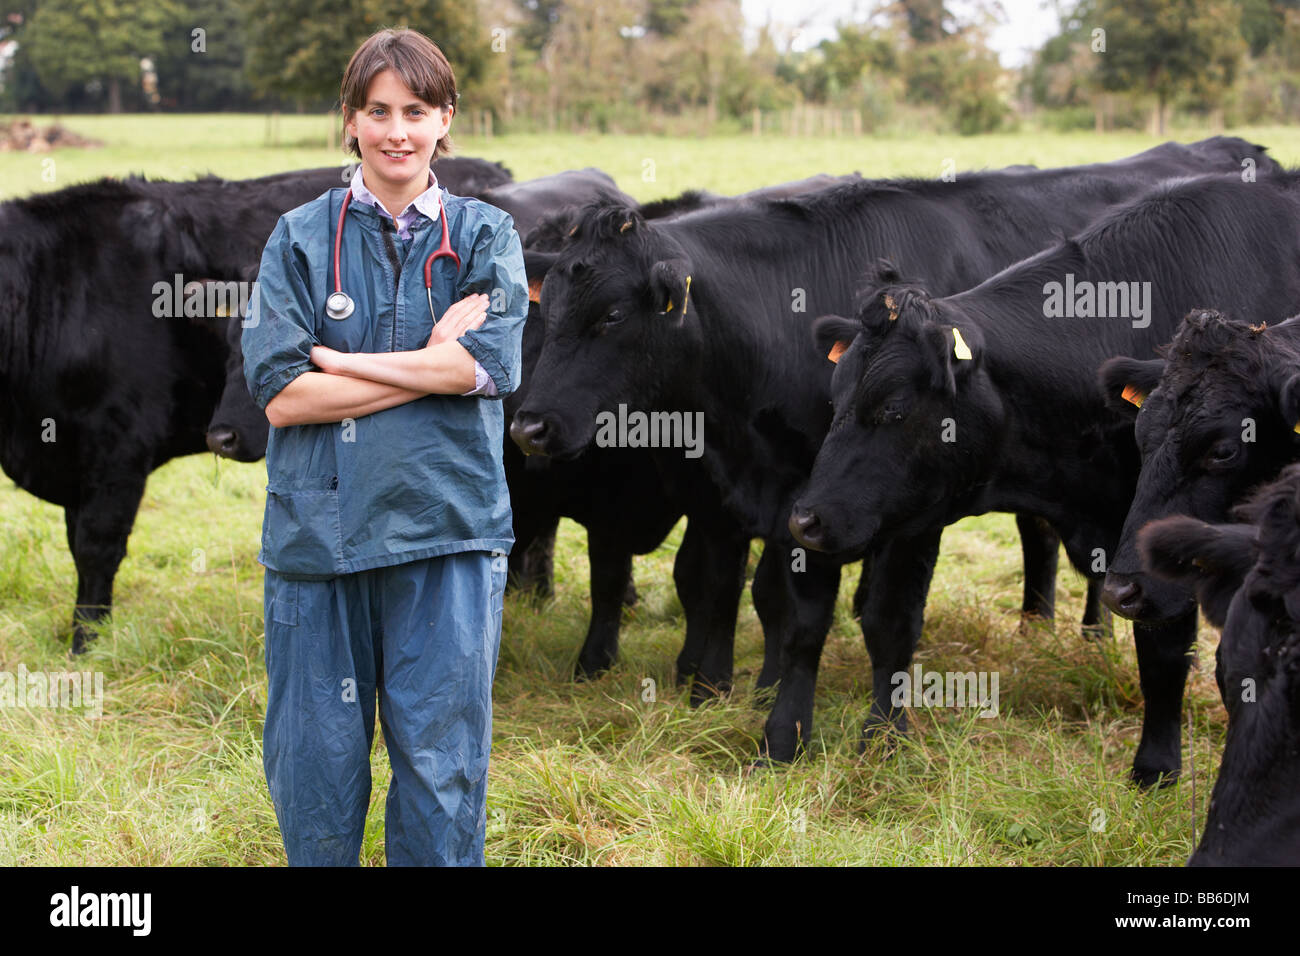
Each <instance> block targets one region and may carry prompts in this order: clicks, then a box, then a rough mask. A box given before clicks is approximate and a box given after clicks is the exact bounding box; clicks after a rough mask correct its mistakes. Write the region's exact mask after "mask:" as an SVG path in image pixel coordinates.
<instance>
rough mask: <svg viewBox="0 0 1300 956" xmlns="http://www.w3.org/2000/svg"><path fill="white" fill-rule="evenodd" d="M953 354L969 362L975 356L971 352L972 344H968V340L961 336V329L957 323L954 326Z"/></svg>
mask: <svg viewBox="0 0 1300 956" xmlns="http://www.w3.org/2000/svg"><path fill="white" fill-rule="evenodd" d="M952 354H953V355H955V356H957V358H958V359H959V360H961V361H963V362H969V361H970V360H971V359H972V358H974V357H975V356H973V355H972V354H971V350H970V346H969V345H967V344H966V340H965V339H963V338H962V337H961V329H959V328H957V326H955V325H954V326H953V327H952Z"/></svg>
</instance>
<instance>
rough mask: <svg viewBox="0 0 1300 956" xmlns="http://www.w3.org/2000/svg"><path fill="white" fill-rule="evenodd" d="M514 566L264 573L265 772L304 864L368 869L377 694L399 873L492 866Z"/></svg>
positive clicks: (460, 561)
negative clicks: (500, 685)
mask: <svg viewBox="0 0 1300 956" xmlns="http://www.w3.org/2000/svg"><path fill="white" fill-rule="evenodd" d="M505 584H506V559H505V558H504V557H500V556H495V557H494V556H493V555H491V554H488V553H487V552H483V551H465V552H460V553H456V554H449V555H445V556H442V557H436V558H426V559H424V560H420V561H412V562H410V563H408V564H398V565H393V566H391V567H386V568H376V569H374V570H371V571H361V572H357V573H356V574H348V575H342V576H340V577H335V578H330V579H328V580H324V581H299V580H289V579H286V578H284V577H282V576H281V575H279V574H277V573H276V572H274V571H272V570H270V569H269V568H268V569H267V571H266V582H265V587H266V673H267V679H268V684H269V690H268V693H267V701H266V726H265V729H264V732H263V737H262V745H263V763H264V766H265V768H266V780H267V784H268V786H269V787H270V791H271V800H272V802H273V803H274V804H275V815H276V819H277V820H278V821H279V824H280V834H281V836H282V838H283V839H284V848H285V852H286V853H287V854H288V857H289V864H290V865H291V866H356V865H357V862H358V856H359V854H360V850H361V837H362V831H363V828H364V826H365V820H366V809H367V807H368V806H369V804H370V748H371V743H372V741H373V739H374V733H375V701H376V697H378V701H379V719H380V721H381V723H382V725H383V728H384V743H385V745H386V746H387V748H388V759H389V761H390V763H391V765H392V768H393V777H392V783H391V784H390V785H389V788H388V802H387V805H386V808H385V830H384V834H385V838H384V839H385V842H384V850H385V855H386V858H387V861H388V865H389V866H421V865H423V866H432V865H450V866H482V865H483V838H484V833H485V830H486V824H487V770H488V756H489V753H490V751H491V744H492V677H493V674H494V673H495V671H496V664H497V652H498V650H499V648H500V643H501V610H502V601H503V597H504V594H505Z"/></svg>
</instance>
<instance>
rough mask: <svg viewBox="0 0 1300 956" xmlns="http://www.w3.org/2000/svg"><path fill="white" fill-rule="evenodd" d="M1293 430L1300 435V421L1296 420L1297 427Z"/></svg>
mask: <svg viewBox="0 0 1300 956" xmlns="http://www.w3.org/2000/svg"><path fill="white" fill-rule="evenodd" d="M1291 430H1292V431H1293V432H1295V433H1296V434H1297V435H1300V422H1296V423H1295V427H1294V428H1292V429H1291Z"/></svg>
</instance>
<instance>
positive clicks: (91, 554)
mask: <svg viewBox="0 0 1300 956" xmlns="http://www.w3.org/2000/svg"><path fill="white" fill-rule="evenodd" d="M147 474H148V471H147V469H145V470H142V471H141V472H140V473H139V474H138V475H127V476H123V475H115V476H113V477H111V478H104V479H103V480H101V482H100V483H99V484H97V485H96V486H94V487H93V488H88V489H83V493H82V496H81V499H80V502H79V503H78V505H77V506H76V507H75V508H68V509H66V510H65V512H64V522H65V524H66V525H67V530H68V547H69V548H70V549H71V551H72V560H73V563H74V564H76V567H77V605H76V609H75V610H74V611H73V615H72V653H73V654H81V653H84V652H85V651H86V649H87V646H88V644H89V642H90V641H92V640H94V638H95V631H94V629H93V628H94V625H95V624H96V623H97V622H99V621H101V620H102V619H103V618H104V617H105V616H107V615H108V613H109V611H111V610H112V607H113V579H114V578H115V577H116V576H117V569H118V567H119V566H120V565H121V563H122V559H123V558H124V557H126V539H127V538H128V537H129V536H130V534H131V527H132V526H133V525H134V524H135V514H136V511H138V510H139V508H140V498H141V497H142V496H143V495H144V486H145V480H146V477H147Z"/></svg>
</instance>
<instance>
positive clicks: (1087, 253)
mask: <svg viewBox="0 0 1300 956" xmlns="http://www.w3.org/2000/svg"><path fill="white" fill-rule="evenodd" d="M1298 175H1300V174H1298ZM1297 178H1298V176H1293V175H1289V174H1281V173H1278V174H1275V175H1272V176H1269V177H1263V178H1261V179H1260V180H1259V181H1258V182H1251V183H1246V182H1242V181H1241V180H1240V178H1239V177H1236V176H1232V177H1202V178H1198V179H1184V180H1175V181H1172V182H1171V183H1167V184H1164V185H1162V186H1159V187H1157V188H1155V189H1153V190H1152V191H1151V192H1149V193H1148V194H1147V195H1145V196H1143V197H1142V198H1140V199H1138V200H1137V201H1135V202H1133V203H1131V204H1129V205H1127V206H1125V207H1122V208H1120V209H1118V210H1115V211H1112V212H1110V213H1108V214H1106V215H1105V216H1103V217H1101V218H1100V219H1099V220H1098V221H1097V222H1096V223H1094V224H1093V225H1092V226H1090V227H1089V228H1088V229H1086V230H1084V231H1083V232H1082V233H1081V234H1080V235H1079V236H1078V237H1077V238H1076V239H1073V240H1069V241H1065V242H1062V243H1060V244H1058V245H1057V246H1055V247H1054V248H1052V249H1049V250H1047V251H1045V252H1042V253H1040V254H1039V255H1036V256H1034V257H1032V258H1030V259H1027V260H1026V261H1024V262H1022V263H1019V264H1018V265H1016V266H1014V267H1012V268H1010V269H1007V270H1006V271H1004V272H1002V273H1001V274H999V275H996V276H994V277H993V278H991V279H989V280H987V281H986V282H984V283H983V284H982V285H979V286H978V287H976V288H974V289H972V290H970V291H967V292H963V293H961V294H959V295H954V296H950V297H948V298H944V299H938V298H933V299H932V298H931V297H930V296H929V295H927V294H926V293H925V292H924V291H922V290H921V289H920V288H918V287H916V286H900V285H892V286H890V285H887V286H885V287H883V288H880V289H878V290H876V291H875V292H874V293H873V294H872V295H871V296H870V298H869V300H868V302H867V304H866V306H865V307H864V308H863V309H862V311H861V312H860V314H859V317H858V319H857V320H846V319H839V318H827V319H824V320H822V321H821V322H820V323H819V325H818V329H819V334H820V335H821V337H822V343H823V345H824V344H826V343H827V342H828V341H831V340H851V341H852V342H853V344H852V346H851V347H850V348H849V349H848V350H847V351H846V352H845V353H844V355H843V357H842V358H841V359H840V362H839V366H838V367H837V369H836V371H835V379H834V384H833V386H832V388H833V392H834V396H835V423H834V425H833V426H832V428H831V432H830V434H829V435H828V436H827V439H826V442H825V444H824V445H823V446H822V449H821V451H820V453H819V454H818V457H817V464H816V467H815V468H814V469H813V476H812V480H811V482H810V483H809V487H808V489H807V490H806V491H805V492H804V494H803V496H802V497H801V499H800V500H799V502H798V503H797V504H796V506H795V509H794V511H793V513H792V515H791V519H790V520H791V525H792V528H797V530H798V531H799V536H800V538H801V539H802V540H804V541H806V542H807V543H808V544H809V545H810V546H816V547H820V548H824V549H826V550H827V551H831V552H839V551H847V552H856V551H858V550H860V549H863V548H867V547H871V546H872V545H873V544H875V543H877V542H880V541H882V540H886V541H887V540H889V539H890V538H892V537H897V536H907V535H919V534H926V533H928V532H930V531H931V529H936V528H941V527H943V526H944V525H946V524H949V523H951V522H953V521H956V520H957V519H959V518H962V517H965V516H967V515H974V514H982V513H984V512H986V511H1010V510H1016V509H1032V510H1034V511H1035V512H1037V513H1039V514H1042V515H1045V516H1046V517H1047V518H1048V519H1049V520H1050V521H1051V522H1052V524H1053V525H1054V526H1055V527H1057V528H1058V529H1060V530H1061V532H1062V537H1063V538H1064V539H1065V546H1066V551H1067V553H1068V554H1069V556H1070V559H1071V561H1072V562H1073V563H1074V565H1075V567H1077V568H1078V569H1079V570H1080V571H1083V572H1084V573H1087V574H1089V575H1090V576H1091V577H1093V578H1098V577H1100V576H1101V573H1102V572H1103V571H1104V570H1105V561H1106V560H1107V559H1108V558H1109V556H1112V555H1114V554H1115V553H1116V546H1117V544H1118V542H1119V533H1120V529H1121V528H1122V527H1123V524H1124V517H1125V515H1126V514H1127V512H1128V509H1129V504H1130V502H1131V501H1132V500H1133V489H1134V486H1135V483H1136V480H1137V473H1138V464H1139V461H1138V455H1137V449H1136V447H1135V445H1134V441H1133V430H1132V427H1131V423H1130V421H1129V419H1128V418H1126V417H1124V416H1121V415H1118V414H1116V413H1115V412H1114V411H1112V410H1110V409H1109V408H1107V406H1106V403H1105V402H1104V401H1103V398H1102V396H1101V394H1100V393H1099V391H1098V389H1097V387H1096V377H1097V368H1098V367H1099V366H1100V365H1101V363H1102V362H1103V361H1105V359H1106V358H1107V357H1109V356H1112V355H1115V354H1123V355H1132V356H1147V355H1151V354H1152V353H1153V352H1154V350H1155V348H1156V347H1157V346H1158V345H1159V344H1161V343H1162V342H1165V341H1168V339H1169V338H1170V337H1171V336H1172V334H1173V332H1174V330H1175V328H1177V324H1178V321H1179V319H1180V318H1181V317H1182V316H1183V315H1185V314H1186V313H1187V311H1188V310H1189V309H1192V308H1194V307H1197V306H1203V305H1205V304H1206V303H1220V304H1222V306H1223V307H1225V308H1228V309H1231V310H1233V311H1234V312H1236V313H1238V314H1242V315H1251V316H1255V317H1257V318H1258V319H1259V320H1262V321H1276V320H1279V319H1281V318H1283V317H1285V316H1286V315H1287V314H1288V313H1289V312H1291V311H1293V310H1294V303H1295V302H1296V301H1297V297H1298V296H1300V195H1298V194H1297V193H1298V192H1300V190H1297ZM1142 282H1146V283H1148V285H1147V287H1146V289H1145V293H1144V290H1143V287H1142V286H1140V285H1138V286H1136V287H1129V288H1128V289H1127V291H1128V296H1126V300H1128V301H1129V306H1130V307H1129V308H1128V309H1127V310H1120V309H1115V308H1113V307H1112V304H1114V303H1112V302H1111V297H1110V292H1112V291H1113V292H1115V297H1116V298H1115V302H1117V301H1118V292H1119V286H1120V285H1121V284H1124V285H1127V284H1129V283H1142ZM1112 284H1113V285H1112ZM1071 286H1072V287H1073V288H1074V289H1075V290H1076V293H1077V294H1076V296H1074V297H1073V298H1072V299H1071V302H1072V306H1073V307H1074V311H1075V312H1076V317H1074V318H1063V317H1060V318H1048V317H1046V315H1048V314H1050V311H1051V310H1053V309H1054V308H1055V306H1054V305H1053V302H1054V301H1059V300H1058V294H1059V293H1061V292H1062V291H1063V290H1064V289H1065V288H1069V287H1071ZM1108 286H1110V288H1107V287H1108ZM1086 290H1091V294H1092V295H1093V296H1094V303H1095V302H1097V301H1101V298H1100V297H1101V296H1102V295H1103V294H1104V295H1105V297H1106V299H1107V302H1108V304H1107V305H1106V308H1105V312H1107V313H1109V315H1095V316H1094V317H1088V316H1086V315H1081V314H1079V313H1081V312H1083V311H1084V310H1083V308H1082V304H1083V303H1084V302H1085V301H1086V299H1085V295H1087V294H1089V293H1088V292H1087V291H1086ZM1144 294H1145V297H1146V304H1145V306H1141V299H1142V297H1143V295H1144ZM1130 297H1131V299H1130ZM1090 311H1092V312H1093V313H1097V312H1100V311H1102V310H1100V309H1098V308H1096V307H1095V305H1094V307H1093V308H1092V309H1091V310H1090ZM1116 312H1118V313H1119V314H1118V315H1116ZM1134 633H1135V636H1136V642H1137V657H1138V665H1139V668H1140V671H1141V681H1142V690H1143V694H1144V696H1145V698H1146V716H1145V721H1144V725H1143V731H1142V742H1141V744H1140V745H1139V747H1138V751H1137V755H1136V758H1135V760H1134V764H1133V777H1134V779H1135V780H1137V781H1138V782H1139V783H1141V784H1144V785H1147V784H1151V783H1154V782H1156V781H1157V779H1158V778H1160V777H1161V775H1163V776H1164V782H1166V783H1168V782H1170V781H1171V780H1172V779H1173V778H1174V777H1175V776H1176V774H1177V772H1178V769H1179V767H1180V763H1181V755H1180V748H1179V712H1180V709H1181V705H1182V692H1183V684H1184V680H1185V677H1186V672H1187V666H1188V657H1187V651H1188V648H1189V647H1190V645H1191V643H1192V641H1193V640H1194V639H1195V636H1196V617H1195V614H1194V613H1193V614H1191V615H1186V614H1185V615H1183V616H1182V617H1181V618H1178V619H1176V620H1175V621H1173V622H1171V623H1169V624H1168V625H1167V626H1165V627H1159V626H1156V625H1151V624H1146V623H1137V624H1135V625H1134ZM912 648H913V644H912V638H911V636H910V635H906V636H905V635H898V634H885V635H882V638H881V639H879V640H877V641H876V643H875V646H874V647H872V648H871V652H872V653H871V656H872V665H873V668H874V681H873V684H874V690H875V698H876V699H875V701H874V703H873V704H872V710H873V715H875V716H876V717H877V718H878V719H890V720H893V719H895V718H896V717H897V716H898V714H897V713H896V712H891V711H890V710H888V709H886V708H885V707H884V706H883V701H884V700H885V699H886V696H887V691H888V689H889V686H890V685H889V676H890V675H891V674H893V673H895V672H897V671H901V670H905V669H906V668H907V665H908V662H909V661H910V659H911V655H912Z"/></svg>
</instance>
